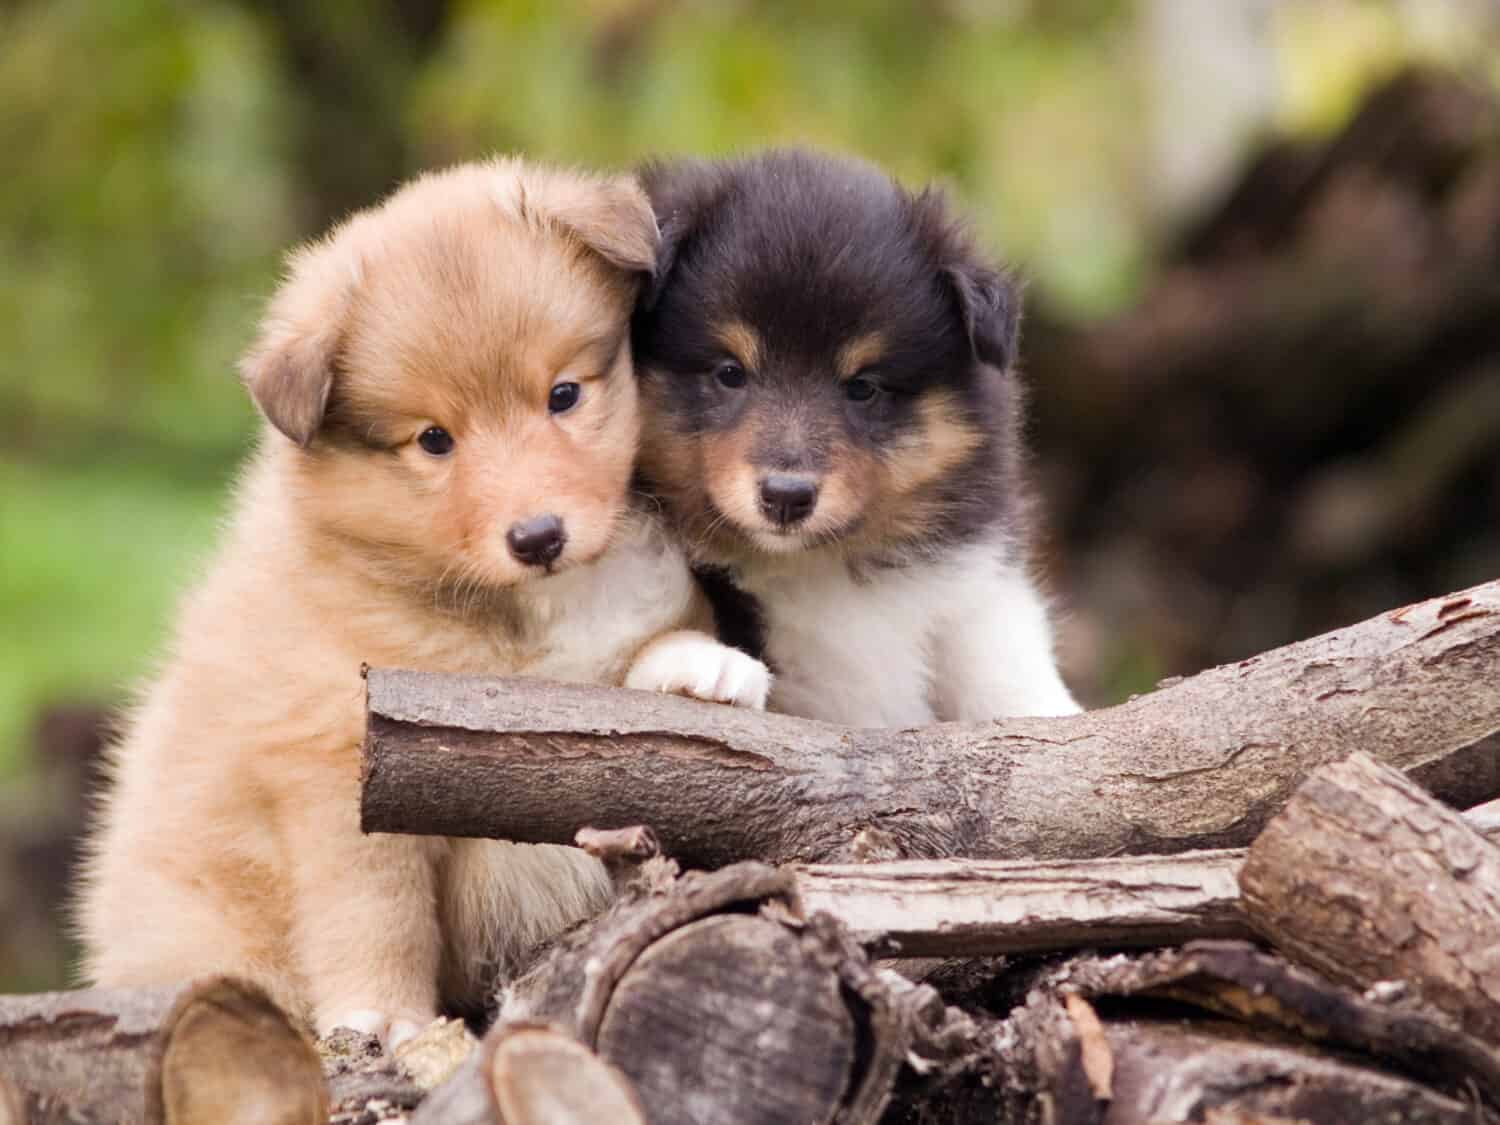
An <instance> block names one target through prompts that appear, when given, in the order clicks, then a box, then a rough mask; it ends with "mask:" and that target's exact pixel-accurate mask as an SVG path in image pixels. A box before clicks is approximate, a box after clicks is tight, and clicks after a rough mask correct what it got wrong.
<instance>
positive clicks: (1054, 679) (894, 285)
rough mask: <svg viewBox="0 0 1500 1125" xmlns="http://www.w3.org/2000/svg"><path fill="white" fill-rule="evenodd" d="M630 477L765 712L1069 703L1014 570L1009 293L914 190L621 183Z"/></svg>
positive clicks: (828, 183) (768, 172) (787, 176)
mask: <svg viewBox="0 0 1500 1125" xmlns="http://www.w3.org/2000/svg"><path fill="white" fill-rule="evenodd" d="M643 182H644V183H645V186H646V190H647V193H648V194H649V195H650V196H651V202H652V204H653V206H654V207H655V209H656V214H657V221H658V223H659V225H660V227H661V232H662V247H661V256H660V263H659V266H658V270H657V276H656V279H655V281H654V284H653V286H652V287H651V289H650V290H648V292H647V293H646V294H645V296H644V298H643V301H642V304H641V308H640V310H639V312H638V313H637V316H636V321H635V327H634V336H635V346H636V361H637V366H638V369H639V370H640V372H641V379H642V385H643V388H644V391H645V399H646V406H647V433H646V438H645V440H644V445H643V452H642V459H643V471H644V475H645V478H646V480H647V483H648V484H649V486H650V488H651V489H653V490H654V491H655V493H656V494H657V495H658V496H659V497H660V498H661V500H662V502H663V503H664V506H665V508H666V510H667V511H668V512H669V513H670V515H671V517H672V518H673V520H674V523H675V524H676V526H677V528H678V530H679V534H681V535H682V536H683V538H684V540H685V541H686V542H687V543H688V544H689V545H690V547H691V549H692V550H693V552H694V553H695V556H696V559H697V560H698V561H699V562H700V563H701V564H707V566H708V568H709V569H708V572H707V573H708V579H709V584H710V588H711V589H714V590H716V591H717V593H716V597H715V600H716V603H717V607H718V608H719V610H720V620H721V632H722V635H723V636H724V637H725V639H726V640H730V641H732V642H733V643H737V644H740V645H741V646H742V647H747V648H749V649H751V650H752V651H759V649H758V648H757V646H758V645H763V651H764V654H765V657H766V660H767V663H769V664H770V666H771V668H772V670H773V671H774V672H776V683H775V686H774V688H773V689H772V694H771V702H770V706H771V707H772V708H773V709H775V710H780V711H785V712H789V713H791V714H795V715H803V716H809V717H814V718H820V719H828V720H834V721H837V722H842V723H848V724H853V725H861V726H885V725H890V726H906V725H911V724H920V723H927V722H931V721H933V720H946V719H986V718H992V717H995V716H1001V715H1060V714H1067V713H1071V712H1074V711H1076V710H1077V709H1078V708H1077V705H1076V704H1075V703H1074V702H1073V699H1072V697H1071V695H1069V693H1068V691H1067V689H1066V688H1065V687H1064V686H1063V683H1062V681H1061V679H1060V678H1059V676H1058V673H1057V668H1056V665H1055V663H1054V660H1053V654H1052V634H1051V629H1050V627H1049V624H1048V617H1047V608H1046V605H1045V604H1044V602H1043V599H1042V598H1041V597H1040V596H1039V595H1038V593H1037V590H1036V587H1035V586H1034V585H1033V583H1032V581H1031V579H1030V578H1029V577H1028V572H1027V563H1028V560H1027V518H1026V507H1027V504H1026V496H1025V487H1024V482H1023V480H1022V472H1021V460H1022V458H1021V447H1020V436H1019V434H1020V421H1021V401H1020V393H1019V389H1018V387H1017V385H1016V381H1015V378H1014V376H1013V374H1012V364H1013V362H1014V359H1015V349H1016V336H1017V322H1018V319H1019V308H1020V304H1019V295H1018V293H1017V290H1016V287H1015V285H1014V284H1013V283H1012V282H1011V280H1010V279H1009V278H1008V277H1007V276H1006V275H1005V274H1003V273H1001V272H998V271H997V270H995V269H994V268H992V267H990V266H989V265H987V264H986V263H985V262H984V261H983V260H982V259H981V258H980V256H979V255H978V253H977V252H976V250H975V249H974V246H973V244H972V242H971V241H970V239H969V238H968V237H967V235H966V234H965V233H964V230H963V228H962V226H961V225H960V224H959V223H958V222H957V221H956V220H955V219H954V217H953V215H952V214H951V213H950V212H949V211H948V209H947V208H946V206H945V205H944V202H943V200H942V198H941V197H940V196H939V195H938V194H937V193H936V192H933V191H926V192H923V193H921V194H917V195H913V194H910V193H908V192H906V191H904V190H902V189H901V188H900V187H899V186H898V185H896V184H895V183H893V182H892V181H891V180H890V179H889V178H888V177H886V176H885V175H884V174H882V173H881V172H879V171H877V170H876V169H874V168H872V167H869V166H867V165H864V164H860V163H856V162H853V161H849V160H843V159H835V158H832V157H827V156H821V155H817V154H813V153H809V152H802V151H772V152H766V153H763V154H760V155H757V156H752V157H750V158H748V159H742V160H737V161H731V162H727V163H696V162H687V163H667V164H657V165H653V166H650V167H648V168H647V169H646V170H645V171H644V173H643Z"/></svg>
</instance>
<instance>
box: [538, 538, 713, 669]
mask: <svg viewBox="0 0 1500 1125" xmlns="http://www.w3.org/2000/svg"><path fill="white" fill-rule="evenodd" d="M693 593H694V586H693V576H692V574H691V572H690V571H689V570H688V564H687V560H686V557H685V556H684V555H683V554H682V552H681V551H680V550H679V549H678V548H677V547H676V546H675V544H672V543H671V542H670V541H668V540H667V539H666V537H665V536H664V535H663V534H661V532H660V531H659V530H658V529H657V528H655V527H654V526H653V525H651V524H649V523H648V524H644V525H642V526H640V527H637V528H633V529H631V530H630V531H628V532H625V533H623V534H622V535H621V537H620V539H619V540H618V541H617V542H616V544H615V545H614V546H613V547H611V548H610V550H609V551H608V552H606V553H605V554H604V555H603V556H602V557H601V558H599V559H598V560H597V561H595V562H594V563H592V564H590V565H589V566H583V567H578V568H576V569H574V570H570V571H567V572H565V573H563V574H560V575H558V576H557V577H556V578H551V579H547V580H546V581H545V582H543V583H541V584H540V585H539V586H538V590H537V593H536V595H534V596H533V597H532V598H531V599H529V600H530V602H531V607H532V609H533V611H534V612H535V614H536V618H537V621H538V628H539V632H540V634H541V637H540V639H541V646H540V649H541V651H540V654H539V656H538V657H537V659H536V660H535V661H534V662H533V663H532V664H531V665H530V666H528V667H527V668H526V670H525V671H526V674H527V675H530V676H538V677H544V678H546V679H553V680H593V681H600V682H604V683H618V682H620V681H621V680H623V678H624V674H625V669H626V666H627V665H628V664H629V662H630V660H631V658H632V657H633V656H634V655H635V653H636V652H637V651H638V650H639V649H640V648H641V646H642V645H644V644H645V643H646V642H647V641H649V640H650V639H651V638H652V637H655V636H657V635H658V634H660V633H664V632H667V631H669V630H671V629H675V628H678V627H680V626H681V624H682V622H683V620H684V618H685V617H686V616H687V614H688V611H689V609H690V607H691V604H692V599H693Z"/></svg>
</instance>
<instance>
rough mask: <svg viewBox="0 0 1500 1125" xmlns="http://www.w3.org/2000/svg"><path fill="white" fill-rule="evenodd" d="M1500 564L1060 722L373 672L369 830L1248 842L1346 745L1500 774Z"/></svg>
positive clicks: (773, 842) (1400, 762)
mask: <svg viewBox="0 0 1500 1125" xmlns="http://www.w3.org/2000/svg"><path fill="white" fill-rule="evenodd" d="M1497 681H1500V582H1491V583H1487V584H1485V585H1483V586H1477V587H1475V588H1473V589H1472V590H1468V591H1466V592H1464V593H1461V594H1454V595H1450V596H1448V597H1444V598H1434V599H1432V600H1430V601H1426V602H1421V603H1419V604H1417V605H1413V606H1408V607H1406V608H1404V609H1399V610H1396V611H1394V612H1391V613H1387V614H1384V615H1382V616H1380V617H1377V618H1374V619H1372V620H1370V621H1366V622H1363V623H1362V624H1359V625H1356V626H1352V627H1350V628H1348V629H1343V630H1339V631H1337V632H1334V633H1330V634H1327V635H1325V636H1322V637H1317V638H1314V639H1313V640H1309V641H1304V642H1301V643H1299V644H1295V645H1290V646H1288V647H1286V648H1282V649H1277V650H1275V651H1272V652H1269V653H1266V654H1264V655H1262V656H1258V657H1254V658H1252V659H1250V660H1246V661H1243V662H1242V663H1240V664H1235V665H1230V666H1226V667H1222V668H1215V669H1212V670H1211V671H1208V672H1205V673H1203V674H1202V675H1199V676H1195V677H1192V678H1191V679H1188V680H1184V681H1181V682H1180V683H1177V684H1174V685H1172V686H1169V687H1165V688H1163V689H1162V690H1159V691H1157V692H1154V693H1152V694H1151V695H1148V696H1144V697H1142V698H1139V699H1136V700H1133V701H1131V702H1129V703H1125V704H1122V705H1121V706H1119V707H1113V708H1109V709H1107V710H1103V711H1095V712H1090V713H1088V714H1084V715H1077V716H1072V717H1069V718H1063V719H1013V720H1007V721H1004V722H997V723H979V724H945V725H940V726H936V727H929V728H924V729H921V730H858V729H851V728H845V727H839V726H833V725H830V724H826V723H816V722H809V721H806V720H800V719H793V718H789V717H786V716H781V715H764V714H757V713H754V712H748V711H741V710H730V709H727V708H723V707H717V706H713V705H710V704H703V703H695V702H692V701H689V700H685V699H678V698H675V697H670V696H658V695H648V694H645V693H631V692H623V691H618V690H611V689H606V688H597V687H585V686H578V685H563V684H552V683H546V682H543V681H537V680H526V679H512V680H486V679H476V678H465V677H442V676H434V675H428V674H422V673H416V672H400V671H380V670H372V671H371V672H370V675H369V735H368V741H367V744H366V750H365V766H364V792H363V824H364V827H365V829H366V830H367V831H371V832H417V833H430V834H436V835H446V836H498V837H505V838H510V839H517V840H528V841H534V842H548V843H568V842H570V841H572V839H573V837H574V833H575V831H576V830H577V829H578V828H579V827H580V826H582V825H585V824H588V825H594V826H596V827H601V828H611V827H620V826H625V825H632V824H650V825H651V826H652V827H653V828H654V829H655V830H656V831H657V832H658V833H659V834H660V837H661V841H662V846H663V847H664V848H665V849H666V851H667V852H668V854H670V855H673V856H674V857H677V858H679V859H681V860H682V861H683V862H684V863H685V864H686V865H688V866H704V867H715V866H720V865H722V864H724V863H728V862H731V861H734V860H737V859H741V858H746V857H755V858H758V859H762V860H766V861H771V862H783V861H788V860H803V861H838V860H849V859H878V858H897V857H900V856H928V857H934V856H949V855H971V856H978V857H986V858H991V857H992V858H1007V857H1028V858H1037V859H1046V858H1064V857H1083V856H1101V855H1113V854H1119V853H1122V852H1136V853H1139V852H1180V851H1186V850H1189V849H1193V848H1205V847H1231V846H1243V845H1246V844H1248V843H1249V842H1250V840H1251V839H1253V838H1254V836H1255V835H1256V833H1257V832H1259V830H1260V828H1261V827H1262V826H1263V825H1264V824H1265V822H1266V820H1267V819H1269V817H1270V816H1271V815H1272V814H1274V813H1275V812H1276V811H1277V810H1278V809H1279V808H1280V807H1281V805H1282V804H1283V803H1284V802H1285V801H1286V799H1287V798H1288V797H1290V795H1291V793H1292V791H1293V790H1294V789H1295V788H1296V786H1297V784H1298V783H1300V782H1301V781H1302V779H1303V778H1305V777H1306V776H1307V774H1308V773H1309V772H1310V771H1311V770H1313V769H1314V768H1316V767H1317V766H1319V765H1322V764H1324V763H1326V762H1329V761H1332V760H1335V759H1337V758H1340V757H1343V756H1344V755H1345V754H1347V753H1349V751H1350V750H1351V749H1354V748H1360V749H1364V750H1366V751H1368V752H1370V753H1373V754H1375V755H1377V756H1378V757H1380V758H1381V759H1383V760H1384V761H1387V762H1389V763H1390V764H1392V765H1394V766H1396V767H1398V768H1401V769H1404V770H1410V771H1422V770H1424V769H1425V770H1427V771H1429V774H1430V778H1429V779H1431V780H1435V782H1436V784H1437V787H1438V791H1439V795H1440V796H1441V797H1443V798H1444V799H1445V800H1449V801H1452V802H1454V803H1455V804H1459V805H1470V804H1475V803H1477V802H1479V801H1482V800H1488V799H1490V798H1493V797H1495V796H1496V794H1497V793H1500V762H1497V761H1496V760H1495V759H1496V755H1495V754H1494V753H1493V752H1492V751H1490V750H1489V749H1487V748H1485V747H1482V746H1481V747H1476V744H1477V743H1480V742H1481V740H1483V739H1485V738H1486V737H1487V736H1490V735H1492V734H1494V733H1496V732H1497V731H1500V692H1496V691H1494V690H1493V685H1494V684H1495V683H1496V682H1497Z"/></svg>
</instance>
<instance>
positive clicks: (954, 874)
mask: <svg viewBox="0 0 1500 1125" xmlns="http://www.w3.org/2000/svg"><path fill="white" fill-rule="evenodd" d="M1244 858H1245V853H1244V851H1242V850H1240V849H1235V848H1227V849H1224V850H1221V851H1211V852H1190V853H1187V854H1185V855H1181V856H1142V857H1140V858H1121V859H1090V860H1077V861H1072V862H1069V861H1061V860H1054V861H1046V862H1037V863H1030V862H1027V861H1025V860H1013V861H1007V860H961V859H952V860H898V861H895V862H891V863H869V864H858V863H855V864H821V865H810V866H805V867H799V868H797V869H796V872H797V894H798V896H799V897H800V898H801V900H802V905H803V909H805V910H806V911H807V912H808V913H809V914H811V913H814V912H816V911H819V910H822V911H826V912H827V913H829V914H831V915H832V916H833V917H835V918H837V919H838V920H839V922H841V923H842V924H843V925H844V926H846V927H847V928H848V929H849V931H850V932H851V934H853V936H854V937H855V938H856V939H858V940H859V941H861V942H863V943H865V944H867V945H869V946H871V947H872V948H873V949H874V950H876V951H878V952H879V953H880V954H882V955H898V954H899V955H900V956H902V957H979V956H994V955H1002V954H1015V953H1044V952H1052V951H1060V950H1065V949H1078V948H1081V947H1085V946H1093V947H1100V946H1115V947H1121V946H1153V945H1170V944H1174V943H1178V942H1183V941H1190V940H1192V939H1194V938H1212V937H1219V938H1229V937H1249V936H1251V933H1252V931H1251V929H1250V925H1249V923H1248V922H1246V921H1245V918H1244V916H1243V915H1242V914H1241V913H1240V905H1239V897H1240V896H1239V887H1238V884H1237V883H1236V877H1237V876H1238V874H1239V869H1240V864H1241V863H1243V862H1244Z"/></svg>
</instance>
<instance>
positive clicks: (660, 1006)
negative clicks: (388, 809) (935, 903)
mask: <svg viewBox="0 0 1500 1125" xmlns="http://www.w3.org/2000/svg"><path fill="white" fill-rule="evenodd" d="M792 890H793V884H792V879H791V875H790V874H789V873H788V872H785V871H778V870H776V869H774V868H770V867H766V866H763V865H760V864H753V863H745V864H737V865H734V866H731V867H727V868H724V869H722V870H720V871H716V872H713V873H711V874H704V873H693V874H689V875H686V876H683V877H682V878H680V879H677V880H675V881H671V880H670V879H666V880H664V881H662V882H659V883H658V885H657V887H656V889H655V890H653V891H649V892H647V891H643V890H641V889H639V887H637V889H635V890H632V891H631V892H629V893H627V894H626V896H625V897H624V898H623V899H622V901H620V902H618V903H617V904H616V905H615V906H614V907H613V908H611V910H610V911H608V912H607V913H606V914H604V915H603V916H601V917H600V918H598V919H595V920H594V921H593V922H591V923H590V924H588V925H587V926H584V927H582V928H580V929H579V930H576V931H574V932H571V933H569V934H567V935H565V936H564V937H563V938H561V939H560V940H559V941H558V942H557V944H556V945H555V946H554V947H553V948H552V949H551V950H550V951H549V952H548V954H547V955H546V956H545V957H544V958H543V959H542V960H541V961H540V962H539V963H538V964H537V965H535V966H534V967H533V968H532V969H531V970H530V971H529V972H528V973H526V974H525V975H524V976H523V977H521V978H520V979H519V980H517V981H515V982H513V983H512V984H510V985H509V986H508V987H507V988H506V989H505V991H504V992H503V994H502V997H501V1004H500V1019H501V1021H502V1022H503V1023H506V1024H510V1023H513V1022H517V1021H522V1022H526V1023H530V1024H544V1025H547V1026H550V1027H553V1028H557V1029H560V1030H562V1031H564V1032H566V1033H567V1034H568V1035H570V1036H572V1037H573V1038H574V1039H576V1040H577V1041H578V1042H579V1043H580V1044H582V1045H583V1047H585V1048H591V1049H594V1050H597V1052H598V1055H599V1057H600V1058H602V1059H604V1060H605V1061H606V1062H608V1063H610V1064H612V1065H613V1066H615V1067H617V1068H618V1069H619V1071H620V1072H621V1073H623V1074H624V1075H625V1077H626V1078H627V1079H628V1080H629V1083H630V1085H631V1086H633V1087H634V1089H635V1092H636V1094H637V1095H638V1096H639V1098H640V1103H641V1107H642V1112H643V1113H644V1115H645V1118H646V1119H647V1120H649V1121H651V1122H652V1123H653V1125H673V1123H677V1122H682V1123H692V1125H720V1123H725V1125H727V1123H730V1122H734V1123H741V1125H773V1123H787V1125H791V1123H797V1125H813V1123H817V1122H832V1121H834V1120H835V1119H837V1120H838V1121H839V1122H840V1123H841V1125H868V1123H870V1122H874V1121H876V1120H878V1119H879V1116H880V1113H881V1112H882V1110H883V1108H884V1106H885V1103H886V1100H887V1098H888V1097H889V1093H890V1089H891V1085H892V1083H893V1082H894V1080H895V1076H896V1073H897V1071H898V1070H899V1068H900V1067H901V1065H902V1063H903V1061H904V1060H905V1059H907V1058H928V1059H930V1060H931V1065H932V1066H934V1067H944V1066H957V1065H959V1062H958V1060H959V1059H960V1057H961V1056H963V1053H964V1051H965V1050H968V1049H969V1048H970V1046H971V1044H970V1041H969V1039H968V1038H967V1037H966V1035H965V1029H966V1028H967V1027H968V1021H967V1018H966V1017H964V1016H962V1014H961V1013H950V1012H949V1011H948V1009H947V1008H946V1007H945V1006H944V1005H943V1004H942V1002H941V1000H940V999H939V998H938V997H937V995H936V993H935V992H933V991H932V990H931V989H927V988H924V987H922V986H919V985H913V984H911V983H910V982H907V981H904V980H901V979H900V978H899V977H897V976H895V974H893V973H889V972H887V971H884V970H876V969H874V968H872V967H871V966H870V964H869V962H868V960H867V958H866V957H865V954H864V953H863V951H862V950H861V949H860V948H859V947H858V946H857V945H856V944H855V943H854V942H853V941H852V940H851V939H850V938H849V937H848V935H847V934H845V933H844V932H843V931H842V930H841V929H840V928H839V927H838V925H837V923H835V922H833V921H832V920H831V919H828V918H826V917H823V918H819V919H814V920H812V921H808V920H806V919H804V918H803V916H802V914H801V912H800V910H799V908H798V906H797V903H796V900H795V897H794V895H793V893H792ZM461 1080H462V1081H465V1082H470V1084H471V1086H472V1079H471V1078H469V1077H462V1078H461V1079H460V1078H455V1080H454V1082H453V1083H451V1084H450V1085H453V1086H455V1087H456V1086H457V1085H458V1084H460V1082H461ZM439 1097H442V1098H449V1097H452V1098H453V1099H454V1100H455V1101H456V1100H457V1097H458V1093H457V1091H456V1089H455V1091H453V1092H450V1091H448V1090H447V1089H446V1088H445V1089H444V1090H440V1091H439V1092H438V1093H437V1094H435V1095H434V1099H437V1098H439ZM423 1112H424V1113H425V1112H427V1111H426V1108H425V1107H424V1110H423ZM434 1112H436V1111H434ZM450 1117H451V1119H452V1120H456V1121H460V1122H461V1123H463V1125H468V1122H469V1121H470V1120H471V1119H470V1118H467V1117H463V1116H461V1115H454V1114H452V1112H451V1111H450ZM450 1117H443V1118H438V1117H431V1118H420V1119H419V1121H423V1122H425V1121H426V1120H432V1121H433V1122H436V1121H438V1120H440V1119H441V1120H449V1119H450ZM601 1119H602V1118H601ZM475 1120H477V1119H475Z"/></svg>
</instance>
